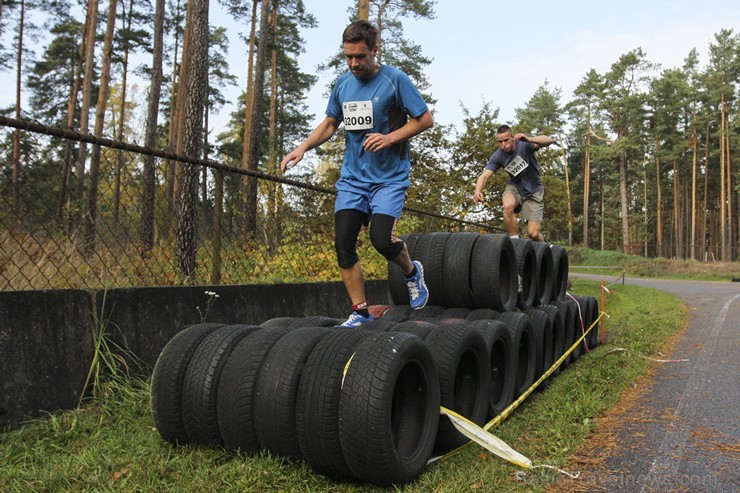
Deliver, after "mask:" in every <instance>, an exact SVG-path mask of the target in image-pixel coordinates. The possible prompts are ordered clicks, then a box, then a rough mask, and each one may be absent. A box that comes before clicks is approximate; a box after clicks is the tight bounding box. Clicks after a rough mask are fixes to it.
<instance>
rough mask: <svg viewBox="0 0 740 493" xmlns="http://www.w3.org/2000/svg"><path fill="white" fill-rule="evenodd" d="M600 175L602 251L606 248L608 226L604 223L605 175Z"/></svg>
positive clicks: (600, 242)
mask: <svg viewBox="0 0 740 493" xmlns="http://www.w3.org/2000/svg"><path fill="white" fill-rule="evenodd" d="M599 175H600V176H599V213H600V214H601V221H600V224H599V236H600V238H599V245H600V247H601V248H600V249H601V251H602V252H603V251H604V249H605V241H604V239H605V238H604V237H605V234H606V231H605V229H606V228H605V224H604V222H605V216H604V213H605V210H604V177H603V176H601V175H602V174H601V173H599Z"/></svg>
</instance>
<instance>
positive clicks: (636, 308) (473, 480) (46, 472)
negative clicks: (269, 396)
mask: <svg viewBox="0 0 740 493" xmlns="http://www.w3.org/2000/svg"><path fill="white" fill-rule="evenodd" d="M598 289H599V288H598V285H597V284H596V283H594V282H589V281H583V280H578V279H575V280H574V281H573V289H572V292H573V293H576V294H579V295H593V296H597V297H598ZM611 291H612V294H611V295H608V298H607V306H606V312H607V313H608V314H609V315H610V318H609V319H608V320H607V322H606V325H607V343H606V344H605V345H602V346H599V347H597V348H596V349H595V350H593V351H592V352H591V353H590V354H585V355H583V356H582V357H581V358H580V359H579V360H578V362H577V363H576V364H574V365H571V366H570V367H569V368H568V369H567V370H566V371H565V372H563V373H561V374H560V375H559V376H557V377H556V378H555V379H554V381H553V382H552V384H551V385H550V386H549V387H548V388H547V389H545V390H544V391H543V392H535V393H534V394H533V395H532V396H531V397H530V398H529V399H528V400H527V401H526V402H525V403H524V404H523V405H522V406H521V407H520V408H519V409H518V410H517V411H516V412H514V414H513V415H512V416H511V417H510V418H509V419H507V420H506V421H505V422H504V423H502V425H501V426H499V427H497V428H494V429H493V430H492V432H493V433H494V434H496V435H497V436H499V437H500V438H502V439H503V440H505V441H506V442H507V443H509V445H511V446H512V447H513V448H514V449H516V450H517V451H519V452H520V453H522V454H524V455H525V456H527V457H529V458H530V459H531V460H532V461H533V462H534V463H535V464H543V463H544V464H551V465H555V466H560V467H567V466H566V464H567V461H568V459H569V457H570V456H571V454H573V452H574V451H575V450H576V449H578V447H579V446H581V445H582V444H583V443H584V440H586V438H587V437H588V435H589V433H590V432H591V431H592V430H593V429H594V427H597V426H599V418H600V416H602V415H603V413H605V412H606V411H607V410H608V409H609V408H611V407H612V406H614V405H615V404H616V402H617V401H618V400H619V398H620V396H621V395H622V393H623V391H624V389H625V388H626V387H628V386H630V385H631V384H632V383H633V382H634V381H635V380H636V379H637V378H638V377H639V376H640V375H642V374H644V373H645V372H646V371H647V370H648V368H649V365H650V362H649V361H648V360H646V359H645V358H643V357H641V356H640V355H645V356H655V355H656V354H657V353H658V351H659V350H660V349H661V347H663V346H664V344H665V341H666V340H667V339H669V338H670V337H671V336H673V335H674V334H676V333H677V332H679V331H680V329H681V328H682V327H683V325H684V323H685V320H686V309H685V307H684V306H683V304H682V303H681V302H680V301H678V300H677V299H676V298H674V297H672V296H670V295H668V294H666V293H663V292H659V291H654V290H649V289H645V288H640V287H635V286H622V285H617V286H613V287H612V289H611ZM614 347H625V348H627V349H629V350H630V352H627V353H625V352H615V353H611V354H607V352H608V351H609V349H612V348H614ZM99 385H100V388H99V389H98V393H97V396H96V397H95V398H94V399H93V400H92V401H90V402H88V403H86V404H85V405H84V407H82V408H81V409H79V410H76V411H70V412H64V413H59V414H55V415H52V416H50V417H48V418H47V419H43V420H37V421H33V422H30V423H28V424H27V425H26V426H24V427H23V428H21V429H18V430H15V431H12V432H7V433H4V434H0V491H3V492H27V491H75V492H77V491H126V492H129V491H147V492H149V491H173V492H174V491H177V492H180V491H219V492H222V491H255V492H261V491H265V492H266V491H296V492H297V491H301V492H304V491H316V492H319V491H322V492H323V491H332V492H344V491H376V490H378V491H380V490H379V489H376V488H374V487H372V486H369V485H364V484H351V483H335V482H333V481H331V480H329V479H327V478H325V477H323V476H320V475H318V474H315V473H314V472H313V471H312V470H311V469H310V468H308V467H307V466H306V465H305V464H303V463H295V462H290V461H287V460H283V459H280V458H275V457H270V456H269V455H268V454H262V455H260V456H257V457H248V456H244V455H240V454H234V453H231V452H227V451H225V450H222V449H214V448H204V447H196V446H172V445H170V444H168V443H166V442H164V441H163V440H162V439H161V438H160V437H159V434H158V433H157V431H156V430H155V428H154V422H153V420H152V418H151V408H150V404H149V387H148V382H137V381H135V380H134V381H132V380H127V379H125V378H123V377H120V376H116V377H114V378H109V379H108V380H107V381H101V383H100V384H99ZM442 419H445V418H442ZM522 472H523V473H525V474H524V475H523V476H521V475H519V473H522ZM557 479H559V475H558V474H557V473H555V472H553V471H550V470H546V469H537V470H531V471H527V470H523V469H520V468H518V467H516V466H513V465H510V464H508V463H506V462H504V461H503V460H501V459H498V458H496V457H494V456H492V455H490V454H488V453H486V452H485V451H484V450H483V449H482V448H480V447H478V446H475V445H472V446H468V447H466V448H464V449H463V450H462V451H461V452H460V453H458V454H456V455H454V456H452V457H451V458H449V459H446V460H444V461H440V462H437V463H434V464H432V465H430V466H428V467H427V468H426V469H425V472H424V473H423V474H422V476H421V477H420V478H419V479H418V480H417V481H416V482H415V483H414V484H412V485H408V486H406V487H402V488H399V489H398V491H467V490H480V491H491V490H497V491H521V492H525V491H526V492H529V491H541V490H542V489H544V488H545V487H547V485H549V484H551V483H552V482H554V481H556V480H557Z"/></svg>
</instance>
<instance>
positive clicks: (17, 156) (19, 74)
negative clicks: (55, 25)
mask: <svg viewBox="0 0 740 493" xmlns="http://www.w3.org/2000/svg"><path fill="white" fill-rule="evenodd" d="M25 23H26V2H25V0H21V12H20V19H19V21H18V56H17V63H18V66H17V68H16V79H15V117H16V119H19V118H20V117H21V89H22V80H23V30H24V28H25ZM20 186H21V131H20V129H18V128H16V129H15V132H13V208H14V210H13V213H14V214H15V217H16V223H17V224H16V225H17V226H18V225H20V221H21V194H20Z"/></svg>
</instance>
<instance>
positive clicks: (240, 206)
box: [236, 0, 259, 238]
mask: <svg viewBox="0 0 740 493" xmlns="http://www.w3.org/2000/svg"><path fill="white" fill-rule="evenodd" d="M258 5H259V0H254V1H253V2H252V21H251V26H250V28H249V53H248V60H247V93H246V95H245V99H244V146H243V149H242V168H244V169H249V156H250V155H251V152H252V150H251V147H250V146H251V144H252V139H251V135H252V125H253V123H254V122H252V114H253V110H254V59H255V57H256V56H257V53H256V49H257V6H258ZM244 181H245V179H244V178H242V177H241V176H239V177H238V181H237V183H238V191H237V204H236V211H237V214H238V217H237V224H238V227H239V231H240V233H241V234H243V235H244V237H245V238H247V237H248V236H249V234H248V229H247V223H248V219H247V214H246V213H245V207H244V204H246V203H247V201H248V200H247V184H245V183H244Z"/></svg>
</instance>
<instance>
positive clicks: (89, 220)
mask: <svg viewBox="0 0 740 493" xmlns="http://www.w3.org/2000/svg"><path fill="white" fill-rule="evenodd" d="M117 2H118V0H110V1H109V3H108V19H107V24H106V29H105V38H104V41H103V59H102V62H101V67H100V86H99V88H98V104H97V106H96V108H95V128H94V130H93V135H95V137H97V138H100V137H102V136H103V124H104V123H105V108H106V105H107V103H108V86H109V85H110V64H111V50H112V48H113V31H114V30H115V27H116V8H117V6H118V4H117ZM100 153H101V149H100V145H98V144H95V145H93V148H92V156H91V159H90V183H89V186H88V191H87V213H86V218H85V219H86V220H85V246H86V248H85V250H86V253H87V254H88V255H91V254H92V253H93V252H94V251H95V223H96V220H97V215H98V182H99V180H100Z"/></svg>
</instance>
